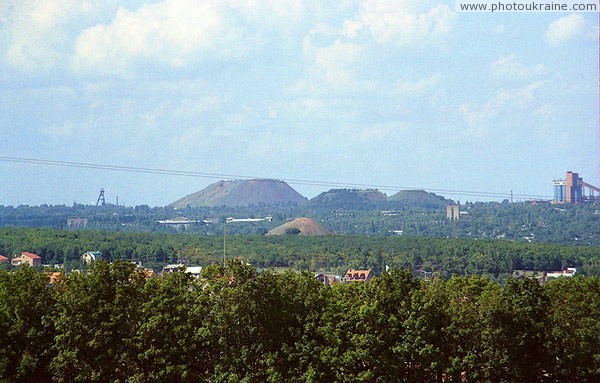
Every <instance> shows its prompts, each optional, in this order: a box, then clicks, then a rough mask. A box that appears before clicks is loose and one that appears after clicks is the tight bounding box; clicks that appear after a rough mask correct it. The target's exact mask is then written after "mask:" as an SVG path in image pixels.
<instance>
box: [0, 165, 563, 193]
mask: <svg viewBox="0 0 600 383" xmlns="http://www.w3.org/2000/svg"><path fill="white" fill-rule="evenodd" d="M0 161H2V162H14V163H22V164H31V165H48V166H60V167H68V168H83V169H100V170H113V171H121V172H131V173H146V174H160V175H173V176H186V177H197V178H212V179H225V180H235V179H245V180H248V179H280V178H272V177H256V176H248V175H239V174H224V173H206V172H193V171H185V170H173V169H159V168H147V167H135V166H120V165H107V164H94V163H84V162H70V161H56V160H46V159H39V158H24V157H8V156H0ZM282 180H283V181H285V182H286V183H288V184H293V185H308V186H326V187H332V188H359V189H378V190H386V191H399V190H427V191H429V192H434V193H443V194H451V195H462V196H470V197H486V198H510V197H511V193H500V192H486V191H473V190H453V189H431V188H425V187H409V186H398V185H380V184H362V183H346V182H334V181H315V180H303V179H282ZM512 197H514V198H520V199H528V200H533V199H550V198H551V197H550V196H546V195H535V194H512Z"/></svg>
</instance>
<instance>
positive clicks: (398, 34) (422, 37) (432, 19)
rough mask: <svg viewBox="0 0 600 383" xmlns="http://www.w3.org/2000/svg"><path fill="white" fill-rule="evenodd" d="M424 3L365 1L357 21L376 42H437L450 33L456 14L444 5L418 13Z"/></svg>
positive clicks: (396, 0)
mask: <svg viewBox="0 0 600 383" xmlns="http://www.w3.org/2000/svg"><path fill="white" fill-rule="evenodd" d="M427 3H428V2H422V3H420V7H419V8H417V5H416V4H418V3H417V2H412V1H408V0H401V1H399V0H366V1H365V2H364V3H363V9H362V11H361V14H360V18H359V22H360V23H361V24H362V25H364V26H365V27H367V28H368V29H369V31H370V33H371V35H372V36H373V38H374V39H375V41H376V42H377V43H379V44H387V43H391V44H392V45H397V46H407V45H413V44H423V43H425V44H427V43H433V44H436V43H439V42H441V41H443V40H444V39H445V38H446V37H447V36H448V35H449V34H450V32H452V30H453V28H454V24H455V22H456V18H457V15H456V13H454V12H452V11H451V10H450V8H449V7H448V6H447V5H443V4H438V5H435V6H432V7H431V8H430V9H429V10H426V11H422V12H421V11H420V9H422V8H423V7H424V6H426V5H427ZM354 29H356V26H354Z"/></svg>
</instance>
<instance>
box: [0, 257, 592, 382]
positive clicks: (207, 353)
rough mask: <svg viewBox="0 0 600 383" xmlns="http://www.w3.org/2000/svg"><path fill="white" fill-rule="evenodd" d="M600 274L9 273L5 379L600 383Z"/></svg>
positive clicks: (110, 268) (113, 268)
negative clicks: (367, 278) (341, 277)
mask: <svg viewBox="0 0 600 383" xmlns="http://www.w3.org/2000/svg"><path fill="white" fill-rule="evenodd" d="M599 316H600V280H599V279H598V278H596V277H592V278H583V277H575V278H568V279H567V278H564V279H558V280H554V281H551V282H549V283H547V284H545V285H543V286H542V285H539V284H538V282H537V281H535V280H529V279H525V280H518V281H509V282H508V283H507V284H506V285H505V286H502V285H499V284H497V283H495V282H493V281H491V280H489V279H486V278H482V277H452V278H450V279H448V280H445V279H442V278H439V277H438V278H433V279H427V280H420V279H415V278H414V277H413V276H412V274H411V273H410V272H408V271H399V270H392V271H391V272H389V273H383V274H381V275H380V276H378V277H376V278H375V279H374V280H372V281H371V282H369V283H352V284H338V285H334V286H331V287H325V286H323V285H321V284H320V283H319V282H318V281H317V280H316V279H315V278H313V276H312V275H311V274H308V273H295V272H291V271H288V272H286V273H284V274H277V273H274V272H271V271H266V272H262V273H257V272H256V271H255V269H254V268H253V267H251V266H248V265H247V264H245V263H243V262H240V261H230V262H229V264H228V266H227V267H225V268H224V267H223V266H216V265H215V266H211V267H208V268H206V269H205V273H204V278H203V279H195V278H193V277H192V276H191V275H190V274H187V273H185V272H177V273H170V274H167V275H164V276H158V277H154V278H150V279H146V278H144V276H143V275H142V274H141V273H140V272H138V271H137V270H136V269H135V268H134V266H133V265H132V264H131V263H129V262H116V263H113V264H108V263H106V262H99V263H97V264H95V265H94V267H93V268H91V270H90V271H89V272H88V273H72V274H70V275H68V276H63V277H62V279H60V280H59V281H58V282H57V283H55V284H54V285H49V284H48V279H47V276H46V275H45V274H44V273H42V272H38V271H36V270H34V269H31V268H26V267H25V268H20V269H18V270H17V271H14V272H11V271H2V272H0V341H1V342H2V343H1V346H2V350H3V358H2V359H0V361H1V362H0V382H78V381H80V382H94V381H97V382H130V383H133V382H282V381H286V382H323V381H331V382H399V381H401V382H441V381H442V380H443V381H445V382H454V383H455V382H483V383H487V382H489V383H494V382H524V381H526V382H596V381H598V379H600V349H599V347H600V346H599V345H600V336H599V335H598V334H600V328H599V325H598V320H597V318H598V317H599Z"/></svg>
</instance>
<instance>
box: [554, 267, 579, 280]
mask: <svg viewBox="0 0 600 383" xmlns="http://www.w3.org/2000/svg"><path fill="white" fill-rule="evenodd" d="M576 273H577V269H576V268H575V267H567V268H566V269H565V270H562V271H548V272H547V273H546V278H561V277H572V276H574V275H575V274H576Z"/></svg>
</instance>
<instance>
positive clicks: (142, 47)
mask: <svg viewBox="0 0 600 383" xmlns="http://www.w3.org/2000/svg"><path fill="white" fill-rule="evenodd" d="M304 14H305V11H304V7H303V3H302V2H301V1H300V0H287V1H280V2H276V1H264V2H263V1H261V2H248V1H241V0H215V1H198V0H164V1H161V2H158V3H153V4H149V5H145V6H142V7H141V8H139V9H136V10H129V9H126V8H123V7H121V8H119V9H118V11H117V12H116V14H115V16H114V18H113V20H112V22H111V23H109V24H97V25H94V26H92V27H90V28H88V29H85V30H84V31H82V32H81V34H80V35H79V37H78V39H77V42H76V46H75V55H74V58H73V60H72V66H73V68H74V69H75V70H78V71H83V72H86V71H100V72H104V73H110V74H119V75H127V74H128V73H130V72H132V71H133V70H134V69H135V68H136V65H138V64H139V63H142V62H145V63H148V62H150V63H155V64H156V63H158V64H160V65H166V66H168V67H189V66H191V65H194V64H197V63H198V62H201V61H203V60H230V59H237V58H240V57H243V56H244V55H246V54H247V53H248V52H249V51H251V50H253V49H255V48H256V47H257V45H260V44H261V43H262V42H263V41H264V40H265V39H267V38H277V37H278V36H279V35H280V34H285V33H291V32H289V31H290V30H293V29H294V26H295V25H297V24H298V23H300V21H301V20H302V18H303V17H304ZM273 32H275V33H273ZM265 36H267V37H265Z"/></svg>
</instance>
